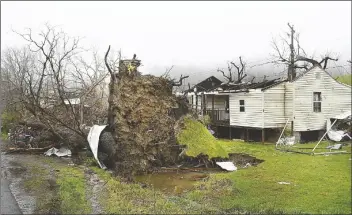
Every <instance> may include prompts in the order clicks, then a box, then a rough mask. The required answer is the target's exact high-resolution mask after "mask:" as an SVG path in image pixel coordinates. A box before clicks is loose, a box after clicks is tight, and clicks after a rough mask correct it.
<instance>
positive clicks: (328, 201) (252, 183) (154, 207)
mask: <svg viewBox="0 0 352 215" xmlns="http://www.w3.org/2000/svg"><path fill="white" fill-rule="evenodd" d="M184 125H185V127H184V130H183V131H182V132H181V133H180V134H179V135H178V140H179V142H180V143H181V144H184V145H186V146H187V151H186V154H187V155H189V156H197V155H198V154H200V153H203V154H208V155H209V157H226V156H227V153H246V154H249V155H251V156H254V157H256V158H258V159H262V160H264V162H263V163H261V164H259V165H258V166H256V167H254V166H253V167H249V168H246V169H239V170H238V171H236V172H221V173H219V172H218V173H212V174H210V175H209V177H208V178H207V179H206V180H204V181H200V182H196V183H195V185H194V188H193V189H191V190H189V191H186V192H184V193H181V194H178V195H176V194H170V193H168V194H166V193H163V192H161V191H159V190H155V191H154V190H153V189H152V188H141V187H140V186H139V185H137V184H124V183H121V182H120V181H119V180H118V179H117V178H112V177H111V176H108V175H107V174H106V173H104V171H102V170H99V169H95V172H97V173H98V174H99V175H100V176H101V177H102V178H104V180H106V181H108V183H107V185H106V189H105V192H104V193H105V194H104V195H102V204H103V206H104V209H105V212H106V213H121V212H122V213H127V212H130V213H154V214H155V213H188V214H189V213H193V214H194V213H260V214H273V213H275V214H277V213H285V214H294V213H296V214H302V213H309V214H316V213H318V214H350V213H351V160H350V158H351V154H335V155H329V156H325V155H315V156H313V155H306V154H297V153H287V152H281V151H278V150H276V149H275V145H273V144H261V143H245V142H236V141H230V140H218V139H215V138H213V137H212V136H211V135H210V134H209V132H208V131H207V129H206V128H205V127H204V126H202V124H201V123H198V122H195V121H193V122H192V121H189V120H187V119H186V120H185V123H184ZM191 131H192V132H191ZM195 131H197V132H195ZM326 145H327V143H325V142H322V143H321V144H320V145H319V147H318V148H317V150H316V152H322V151H327V150H325V147H326ZM314 146H315V143H310V144H298V145H295V146H294V147H293V148H296V150H298V151H306V152H310V151H311V150H312V149H297V148H302V147H303V148H313V147H314ZM343 150H346V151H348V152H349V153H350V152H351V146H350V145H349V146H345V147H344V148H343ZM278 182H289V183H290V184H279V183H278Z"/></svg>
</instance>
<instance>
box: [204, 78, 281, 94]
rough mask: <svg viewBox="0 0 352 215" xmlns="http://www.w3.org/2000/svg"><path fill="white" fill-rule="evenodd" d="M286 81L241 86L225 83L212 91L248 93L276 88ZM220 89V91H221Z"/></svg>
mask: <svg viewBox="0 0 352 215" xmlns="http://www.w3.org/2000/svg"><path fill="white" fill-rule="evenodd" d="M285 81H286V80H280V79H272V80H264V81H262V82H257V83H251V82H247V83H239V84H234V83H226V84H225V83H223V84H221V85H219V86H217V87H214V88H212V89H210V90H209V91H211V90H217V89H218V90H219V91H232V92H246V91H248V90H249V89H262V90H266V89H269V88H271V87H273V86H276V85H278V84H280V83H283V82H285ZM219 88H220V89H219Z"/></svg>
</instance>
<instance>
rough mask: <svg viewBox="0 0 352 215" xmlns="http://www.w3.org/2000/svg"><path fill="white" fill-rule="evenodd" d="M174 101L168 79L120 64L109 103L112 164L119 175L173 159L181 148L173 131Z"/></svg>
mask: <svg viewBox="0 0 352 215" xmlns="http://www.w3.org/2000/svg"><path fill="white" fill-rule="evenodd" d="M176 104H177V102H176V97H175V95H173V94H172V85H171V84H170V81H169V80H168V79H166V78H163V77H155V76H152V75H141V74H140V73H139V72H138V71H136V70H135V71H128V70H127V69H125V70H123V69H122V71H121V67H120V72H119V80H118V81H117V83H116V84H115V93H114V106H113V110H114V114H115V125H114V126H113V127H114V131H113V137H114V139H115V142H116V146H115V154H114V155H113V156H114V160H115V167H114V168H115V170H116V172H118V174H119V175H122V176H132V175H136V174H142V173H147V172H150V171H151V170H152V169H153V167H161V166H164V165H171V164H175V162H177V159H178V154H179V153H180V152H181V150H180V145H178V144H177V142H176V138H175V132H174V125H175V122H176V119H175V116H174V114H173V113H174V111H173V108H174V107H176Z"/></svg>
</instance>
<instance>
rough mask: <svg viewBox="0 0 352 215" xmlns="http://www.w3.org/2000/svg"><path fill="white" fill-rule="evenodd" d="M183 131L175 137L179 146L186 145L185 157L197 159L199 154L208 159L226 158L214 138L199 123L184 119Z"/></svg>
mask: <svg viewBox="0 0 352 215" xmlns="http://www.w3.org/2000/svg"><path fill="white" fill-rule="evenodd" d="M184 126H185V127H184V129H183V130H182V131H181V132H180V133H179V134H178V135H177V140H178V142H179V144H181V145H186V146H187V150H186V155H188V156H192V157H197V156H198V155H199V154H204V155H208V156H209V158H214V157H224V158H226V157H228V153H227V152H226V150H225V149H224V148H223V147H222V146H221V145H220V144H218V143H219V142H218V141H216V139H215V137H213V135H211V133H210V132H209V131H208V129H207V128H206V127H205V126H204V125H203V124H202V123H200V122H198V121H196V120H192V119H190V118H189V117H186V118H185V119H184Z"/></svg>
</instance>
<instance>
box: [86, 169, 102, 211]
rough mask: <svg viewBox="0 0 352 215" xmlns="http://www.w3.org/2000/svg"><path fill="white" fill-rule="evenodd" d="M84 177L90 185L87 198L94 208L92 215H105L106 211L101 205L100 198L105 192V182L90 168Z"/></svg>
mask: <svg viewBox="0 0 352 215" xmlns="http://www.w3.org/2000/svg"><path fill="white" fill-rule="evenodd" d="M84 175H85V178H86V181H87V183H88V186H87V190H86V192H87V194H88V195H87V197H88V199H87V200H88V201H90V204H91V206H92V214H104V211H103V209H102V207H101V205H100V203H99V196H100V194H101V192H102V190H103V187H104V185H105V182H104V181H103V180H101V179H99V177H98V175H97V174H96V173H94V172H93V171H92V170H90V169H89V168H85V169H84Z"/></svg>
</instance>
